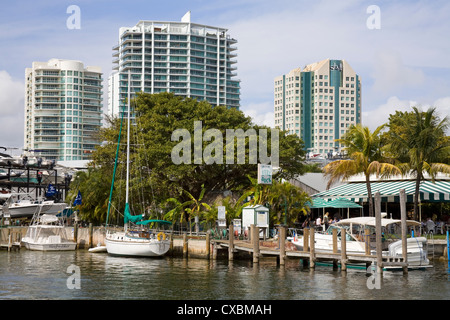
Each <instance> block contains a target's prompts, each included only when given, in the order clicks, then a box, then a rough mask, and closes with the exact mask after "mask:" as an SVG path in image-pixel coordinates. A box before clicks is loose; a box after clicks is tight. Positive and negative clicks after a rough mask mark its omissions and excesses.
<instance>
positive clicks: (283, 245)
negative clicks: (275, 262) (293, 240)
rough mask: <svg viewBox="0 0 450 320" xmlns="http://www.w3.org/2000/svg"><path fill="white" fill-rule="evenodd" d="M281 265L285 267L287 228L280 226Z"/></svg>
mask: <svg viewBox="0 0 450 320" xmlns="http://www.w3.org/2000/svg"><path fill="white" fill-rule="evenodd" d="M279 230H280V236H279V238H278V239H279V241H280V265H282V266H284V261H285V259H286V227H284V226H280V227H279Z"/></svg>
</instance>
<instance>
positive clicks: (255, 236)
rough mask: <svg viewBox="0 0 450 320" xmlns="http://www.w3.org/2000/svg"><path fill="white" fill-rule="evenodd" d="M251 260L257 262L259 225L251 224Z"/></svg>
mask: <svg viewBox="0 0 450 320" xmlns="http://www.w3.org/2000/svg"><path fill="white" fill-rule="evenodd" d="M252 239H253V262H254V263H258V262H259V227H257V226H255V225H253V234H252Z"/></svg>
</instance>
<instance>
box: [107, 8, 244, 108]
mask: <svg viewBox="0 0 450 320" xmlns="http://www.w3.org/2000/svg"><path fill="white" fill-rule="evenodd" d="M236 43H237V40H235V39H233V38H232V37H231V36H230V35H229V34H228V30H227V29H224V28H218V27H211V26H206V25H201V24H197V23H192V22H191V19H190V12H188V13H187V14H186V15H185V16H184V17H183V18H182V20H181V22H161V21H139V22H138V24H136V25H135V26H134V27H130V28H120V30H119V43H118V44H117V45H116V46H114V47H113V57H114V59H113V63H114V67H113V73H112V74H111V76H110V77H109V79H108V113H109V114H110V115H117V114H118V113H119V112H120V111H121V110H123V109H122V108H123V107H124V106H125V101H126V98H127V93H128V87H130V88H131V90H130V91H131V94H133V93H136V92H146V93H159V92H173V93H175V94H176V95H180V96H183V97H190V98H195V99H197V100H199V101H203V100H206V101H208V102H209V103H210V104H211V105H213V106H217V105H225V106H228V107H233V108H239V105H240V82H239V80H236V79H235V77H236V75H237V73H236V70H237V67H236V63H237V61H236V59H235V58H236V57H237V54H236V50H237V47H236ZM128 72H130V76H131V80H130V86H128Z"/></svg>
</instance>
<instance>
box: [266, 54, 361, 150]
mask: <svg viewBox="0 0 450 320" xmlns="http://www.w3.org/2000/svg"><path fill="white" fill-rule="evenodd" d="M274 113H275V127H276V128H279V129H281V130H286V131H288V133H290V134H296V135H298V136H299V137H300V138H301V139H302V140H303V141H304V142H305V148H306V150H307V151H309V152H312V153H314V154H322V155H323V156H326V155H327V154H329V153H330V152H340V151H341V146H340V145H339V144H338V143H337V142H334V140H335V139H339V138H340V137H341V136H342V135H343V134H344V133H345V132H346V131H347V129H348V128H349V127H350V125H352V124H357V123H361V79H360V77H359V76H358V75H357V74H356V73H355V71H353V69H352V68H351V67H350V65H349V64H348V63H347V62H346V61H345V60H330V59H327V60H323V61H320V62H317V63H313V64H310V65H307V66H306V67H305V68H304V69H303V70H301V69H300V68H298V69H294V70H292V71H291V72H289V73H288V74H285V75H282V76H279V77H276V78H275V79H274Z"/></svg>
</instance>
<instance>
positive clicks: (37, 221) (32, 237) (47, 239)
mask: <svg viewBox="0 0 450 320" xmlns="http://www.w3.org/2000/svg"><path fill="white" fill-rule="evenodd" d="M22 243H23V244H24V245H25V248H27V249H28V250H37V251H68V250H75V249H76V245H77V244H76V243H75V242H74V241H72V240H70V239H69V236H68V235H67V231H66V228H65V226H64V225H63V224H62V222H61V220H60V219H59V218H58V217H56V216H55V215H47V214H44V215H39V214H36V215H35V216H34V217H33V221H32V223H31V225H30V226H29V227H28V230H27V233H26V235H25V237H23V238H22Z"/></svg>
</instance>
